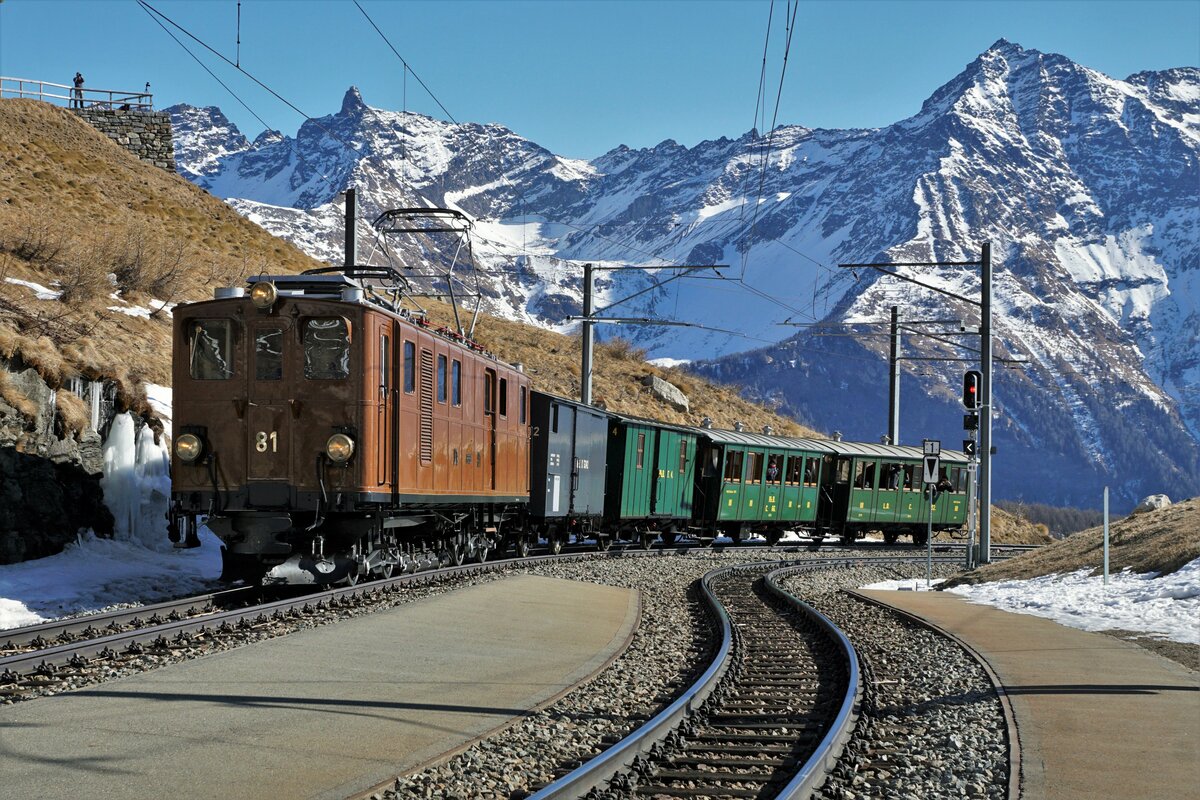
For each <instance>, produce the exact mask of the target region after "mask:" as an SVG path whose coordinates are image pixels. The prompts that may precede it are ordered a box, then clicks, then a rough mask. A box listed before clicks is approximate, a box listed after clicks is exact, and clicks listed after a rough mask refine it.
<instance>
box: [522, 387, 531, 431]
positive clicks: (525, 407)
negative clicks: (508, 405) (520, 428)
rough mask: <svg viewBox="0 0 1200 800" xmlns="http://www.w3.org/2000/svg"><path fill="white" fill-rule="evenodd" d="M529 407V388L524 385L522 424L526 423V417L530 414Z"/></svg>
mask: <svg viewBox="0 0 1200 800" xmlns="http://www.w3.org/2000/svg"><path fill="white" fill-rule="evenodd" d="M528 409H529V390H528V389H526V388H525V387H524V386H522V387H521V424H522V425H524V424H525V419H526V417H527V416H528Z"/></svg>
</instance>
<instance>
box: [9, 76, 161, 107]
mask: <svg viewBox="0 0 1200 800" xmlns="http://www.w3.org/2000/svg"><path fill="white" fill-rule="evenodd" d="M149 88H150V84H148V83H147V84H146V89H149ZM3 97H24V98H28V99H31V100H41V101H43V102H46V103H55V104H57V105H69V106H70V107H71V108H95V109H104V110H114V111H151V110H153V109H154V95H153V94H151V93H150V92H149V91H145V92H124V91H119V90H116V89H88V88H86V87H83V88H79V89H76V88H75V87H74V86H69V85H67V84H65V83H51V82H50V81H35V80H32V79H30V78H7V77H4V76H0V98H3Z"/></svg>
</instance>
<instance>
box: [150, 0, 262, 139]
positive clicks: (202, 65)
mask: <svg viewBox="0 0 1200 800" xmlns="http://www.w3.org/2000/svg"><path fill="white" fill-rule="evenodd" d="M239 5H240V4H239ZM142 10H143V11H145V12H146V14H147V16H149V17H150V19H152V20H154V22H155V23H157V24H158V27H160V28H162V29H163V31H165V32H166V34H167V36H170V37H171V38H172V39H174V40H175V43H176V44H177V45H179V46H180V47H182V48H183V50H184V52H185V53H187V54H188V55H189V56H191V57H192V59H193V60H194V61H195V62H196V63H197V64H199V65H200V68H201V69H203V70H204V71H205V72H207V73H208V74H209V76H210V77H211V78H212V79H213V80H214V81H216V82H217V83H219V84H221V88H222V89H224V90H225V91H227V92H229V94H230V95H232V96H233V99H234V100H237V101H238V102H239V103H241V104H242V108H244V109H246V110H247V111H249V112H250V115H251V116H253V117H254V118H255V119H256V120H258V121H259V123H260V124H261V125H262V126H263V128H264V129H266V130H268V131H271V130H274V129H273V128H272V127H271V126H270V125H268V124H267V123H266V122H265V121H264V120H263V118H262V117H260V116H259V115H258V114H257V113H256V112H255V111H254V109H252V108H251V107H250V106H249V104H248V103H247V102H246V101H245V100H243V99H242V98H241V97H240V96H238V93H237V92H235V91H234V90H233V89H230V88H229V86H228V85H227V84H226V83H225V81H223V80H221V79H220V78H218V77H217V75H216V73H214V72H213V71H212V70H211V69H209V68H208V65H207V64H205V63H204V62H203V61H201V60H200V57H199V56H197V55H196V54H195V53H193V52H192V51H191V49H189V48H188V46H187V45H186V44H184V43H183V42H182V41H180V40H179V37H178V36H176V35H175V34H174V33H172V32H171V29H170V28H168V27H167V26H166V25H163V24H162V21H161V20H159V19H158V18H157V17H155V16H154V15H153V14H151V13H150V11H149V9H147V8H146V7H145V6H143V7H142Z"/></svg>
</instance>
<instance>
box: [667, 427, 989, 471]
mask: <svg viewBox="0 0 1200 800" xmlns="http://www.w3.org/2000/svg"><path fill="white" fill-rule="evenodd" d="M689 430H691V431H693V432H694V433H696V434H697V435H699V436H703V437H704V438H706V439H708V440H710V441H713V442H716V443H717V444H740V445H749V446H757V447H775V448H786V449H788V450H806V451H808V452H813V453H830V454H833V455H841V456H874V457H876V458H896V459H904V460H907V461H919V460H920V459H921V457H922V456H924V452H923V451H922V449H921V448H920V447H908V446H905V445H888V444H876V443H873V442H839V441H836V440H834V439H796V438H793V437H790V436H773V435H767V434H765V433H751V432H750V431H729V430H722V429H720V428H689ZM941 457H942V460H943V461H953V462H955V463H963V464H965V463H967V458H966V456H964V455H963V454H962V453H960V452H959V451H957V450H943V451H942V452H941Z"/></svg>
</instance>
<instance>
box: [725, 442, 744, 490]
mask: <svg viewBox="0 0 1200 800" xmlns="http://www.w3.org/2000/svg"><path fill="white" fill-rule="evenodd" d="M743 455H744V452H743V451H741V450H730V451H729V452H728V453H727V454H726V456H725V482H726V483H741V482H742V456H743Z"/></svg>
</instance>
